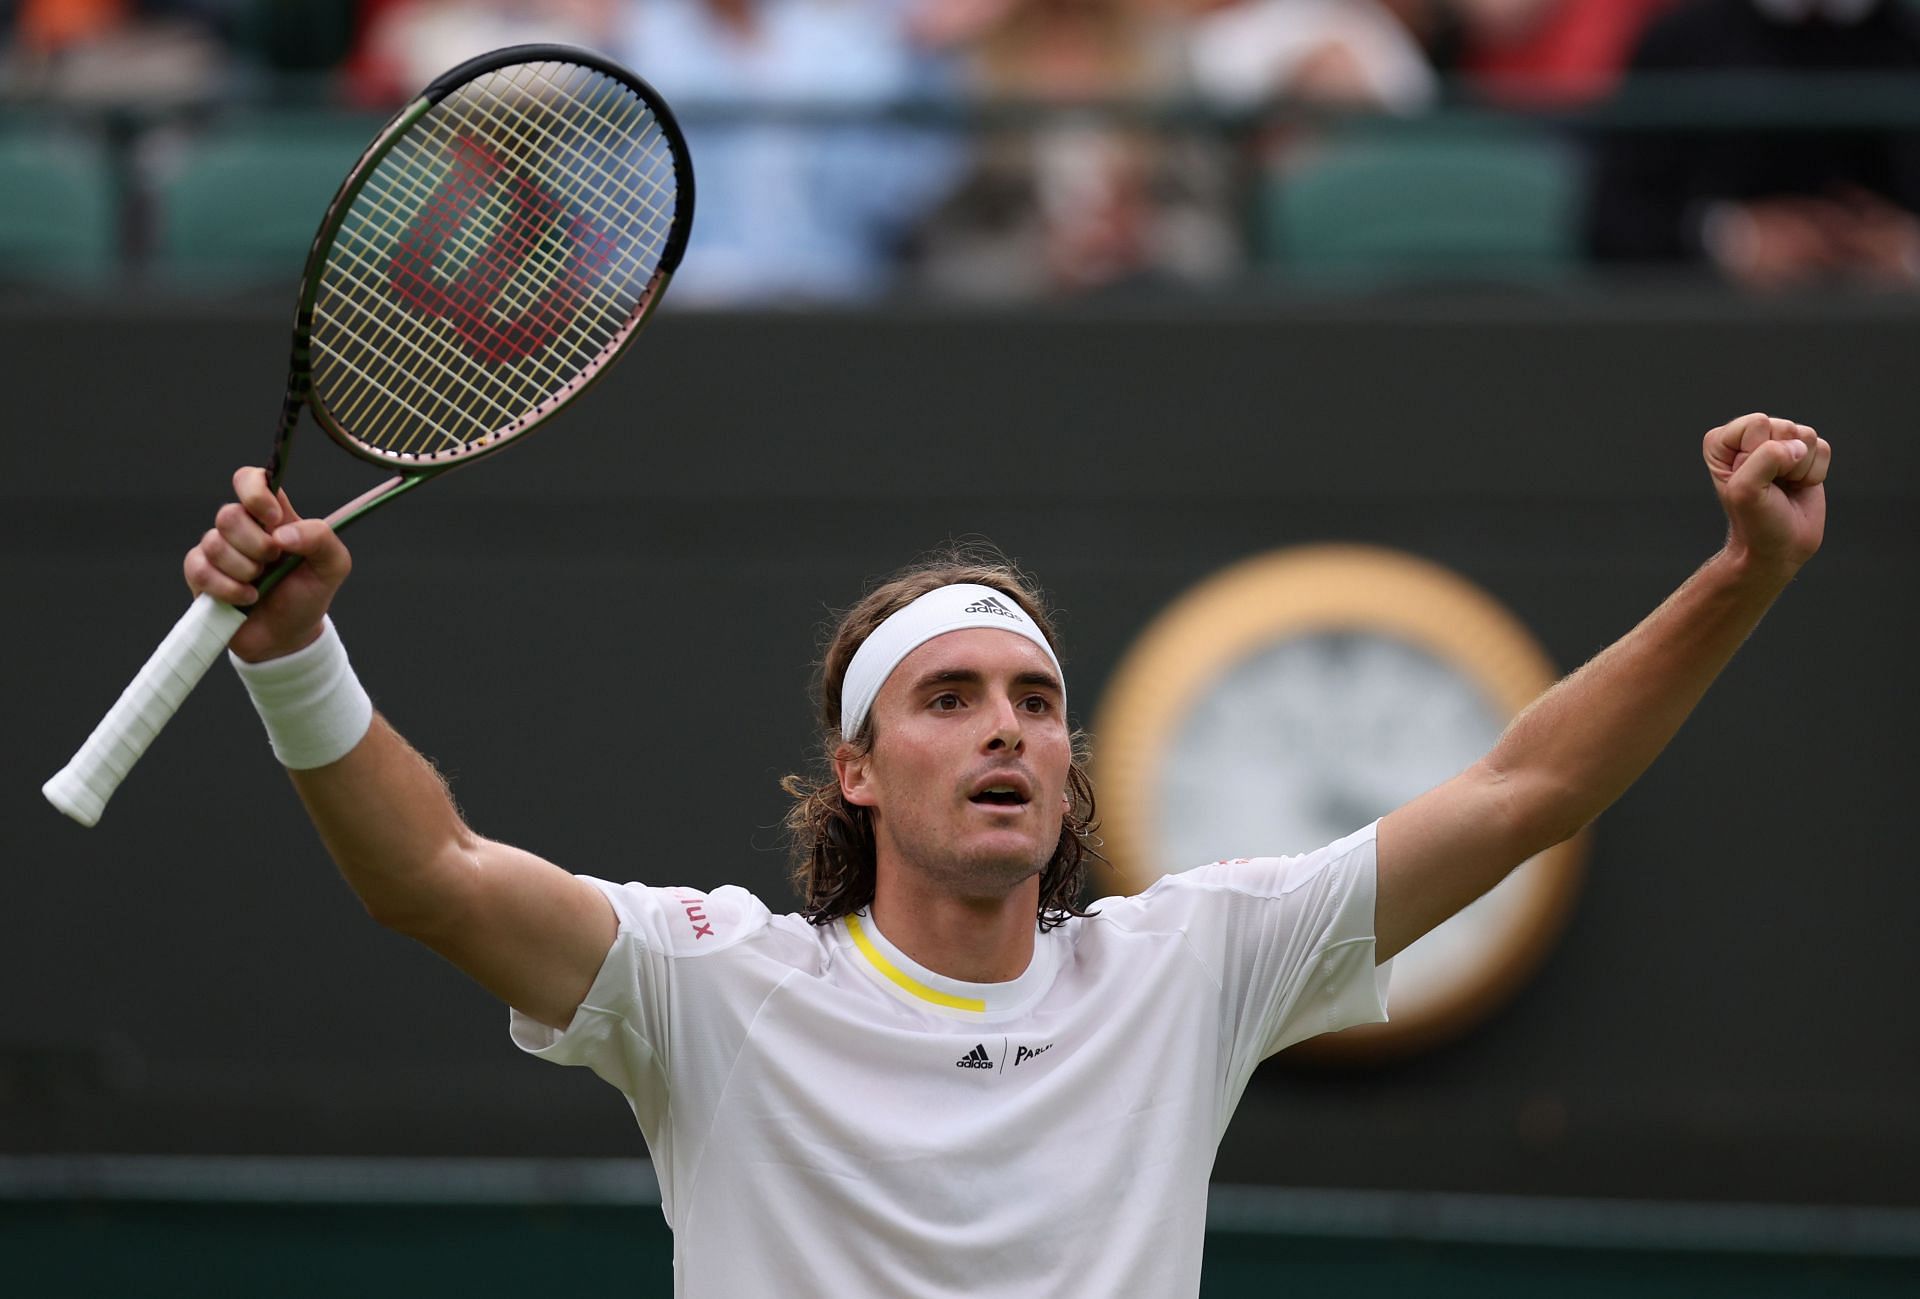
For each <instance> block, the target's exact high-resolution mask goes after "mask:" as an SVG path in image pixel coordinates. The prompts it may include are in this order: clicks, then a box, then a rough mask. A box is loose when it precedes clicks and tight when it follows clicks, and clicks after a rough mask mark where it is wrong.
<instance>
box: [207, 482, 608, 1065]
mask: <svg viewBox="0 0 1920 1299" xmlns="http://www.w3.org/2000/svg"><path fill="white" fill-rule="evenodd" d="M234 491H235V496H236V499H235V500H234V501H232V502H229V503H228V504H226V505H224V506H222V507H221V509H220V512H219V514H218V515H217V516H216V517H215V521H214V526H213V527H212V528H211V529H209V530H208V532H207V534H206V535H205V536H204V537H202V538H201V540H200V543H199V544H198V545H196V546H195V547H194V548H193V549H192V550H190V551H188V552H187V557H186V561H185V565H184V570H185V573H186V578H187V585H188V586H189V587H191V588H192V589H193V591H194V593H195V594H196V595H198V594H200V593H201V592H203V591H204V592H206V593H208V594H210V595H212V596H214V597H215V598H217V599H221V600H226V601H228V602H229V603H232V604H237V605H243V606H244V605H246V604H248V603H250V602H252V601H253V600H254V599H255V598H256V597H257V595H258V593H257V592H256V591H255V590H254V588H253V583H254V582H255V581H256V580H257V579H258V578H259V577H260V575H261V574H262V573H263V572H264V571H265V569H266V568H267V567H268V566H270V565H272V564H274V563H275V562H277V561H278V560H279V559H280V558H281V557H282V556H283V555H288V554H294V555H299V556H301V557H302V558H303V559H304V560H305V562H304V563H302V564H301V565H300V567H299V568H297V569H295V570H293V571H292V572H291V573H290V574H288V575H287V577H286V579H285V580H284V581H282V582H281V583H280V584H279V585H278V586H276V587H275V588H274V589H273V590H272V591H271V592H269V593H268V595H267V597H266V598H265V599H264V600H261V601H260V604H259V607H258V608H256V609H254V610H253V611H252V612H251V615H250V616H249V617H248V619H247V622H246V624H245V625H244V626H242V627H241V629H240V631H239V633H238V634H237V635H236V636H235V637H234V639H233V651H234V653H235V654H236V655H238V656H239V657H240V658H242V659H244V660H247V661H249V662H263V661H265V660H268V659H273V658H279V657H281V656H283V655H286V654H291V653H293V652H294V651H295V650H298V649H301V648H303V647H305V646H306V645H309V644H311V643H312V642H313V641H314V640H315V639H316V638H317V637H318V636H319V635H320V631H321V620H322V619H323V618H324V617H325V615H326V612H327V608H328V606H329V605H330V604H331V602H332V600H333V595H334V593H335V592H336V591H338V590H339V589H340V584H341V583H342V582H344V581H345V580H346V576H347V573H348V570H349V569H350V568H351V567H352V561H351V559H350V558H349V556H348V554H347V549H346V546H345V545H343V544H342V543H341V541H340V539H339V537H338V536H336V535H335V534H334V532H333V529H331V528H329V527H328V526H327V525H326V523H325V522H323V521H321V520H318V519H301V518H300V517H299V516H298V515H297V514H296V513H295V512H294V510H293V507H292V505H291V504H290V503H289V502H288V501H287V498H286V495H285V493H280V494H278V495H277V496H276V495H275V494H274V493H272V492H270V491H269V490H268V488H267V478H266V474H265V472H264V471H263V470H260V469H254V468H249V469H242V470H240V471H239V472H237V473H236V474H235V475H234ZM289 774H290V775H291V776H292V777H293V783H294V786H295V788H296V789H298V791H299V793H300V799H301V801H302V802H303V803H305V804H306V808H307V813H308V815H309V816H311V817H312V818H313V823H314V826H315V827H316V828H317V829H318V830H319V831H320V837H321V840H322V841H323V842H324V843H325V844H326V846H327V851H328V852H330V853H331V854H332V855H333V859H334V861H335V862H336V863H338V865H339V867H340V871H341V873H342V874H343V875H345V876H346V879H347V883H348V884H349V885H350V886H351V887H352V888H353V891H354V892H355V893H356V894H358V895H359V897H360V900H361V902H362V903H363V904H364V905H365V907H366V908H367V911H368V913H369V914H370V915H372V916H373V918H374V919H376V920H378V921H379V922H380V923H381V924H383V925H386V926H387V927H389V928H391V929H394V930H397V931H398V932H400V933H404V934H407V935H408V936H410V937H413V938H416V939H418V940H419V941H421V942H423V943H425V944H426V945H427V946H429V947H431V948H433V950H434V951H436V952H438V953H440V954H441V955H442V956H444V957H446V958H447V959H448V960H449V961H451V962H453V964H454V965H456V966H458V967H459V968H460V969H462V970H464V971H466V972H467V973H468V974H469V975H471V976H472V977H473V978H474V979H476V980H477V981H478V982H479V983H480V984H481V986H483V987H485V988H486V989H487V990H488V991H489V992H491V993H493V994H494V995H495V996H497V997H499V998H500V999H501V1000H503V1001H505V1002H507V1004H509V1005H511V1006H513V1007H514V1008H515V1009H517V1010H519V1011H521V1012H522V1013H523V1014H526V1015H529V1016H531V1017H532V1018H534V1019H536V1020H539V1021H540V1022H541V1023H543V1024H548V1025H551V1026H553V1027H555V1028H565V1027H566V1026H567V1024H568V1023H569V1022H570V1021H571V1020H572V1019H573V1013H574V1011H575V1010H576V1009H577V1008H578V1007H579V1005H580V1002H581V1000H582V998H584V997H585V996H586V994H587V990H588V988H589V987H591V986H592V984H593V979H594V975H595V974H596V973H597V972H598V971H599V969H600V965H601V963H602V961H603V960H604V959H605V957H606V954H607V949H608V947H610V946H611V945H612V943H613V938H614V933H615V930H616V928H617V922H616V921H615V918H614V914H613V907H612V904H610V903H609V902H608V901H607V899H606V898H605V897H604V896H603V895H602V894H601V892H600V891H599V890H598V889H596V888H594V887H593V885H591V884H589V883H587V882H586V881H585V880H583V879H580V878H578V877H576V876H573V875H570V874H568V873H567V872H566V871H563V870H561V869H560V868H559V867H557V866H555V865H553V864H552V863H551V862H547V861H544V860H542V859H541V858H539V857H536V856H534V855H533V854H532V853H529V852H523V851H521V850H520V849H518V848H513V847H510V846H508V845H506V844H502V843H495V842H493V841H491V840H488V839H484V838H482V837H481V836H479V835H477V834H475V833H474V832H473V831H472V829H470V828H469V827H468V826H467V824H466V823H465V822H464V821H463V820H462V819H461V817H460V814H459V812H458V811H457V810H456V809H455V808H454V805H453V800H452V798H451V797H450V796H449V795H448V792H447V788H446V784H445V782H443V781H442V780H441V779H440V774H439V773H438V772H437V771H435V770H434V768H433V766H432V764H430V763H429V762H427V760H426V759H425V758H423V757H421V756H420V754H418V753H417V752H415V751H414V750H413V748H412V747H411V746H410V745H408V744H407V742H406V741H405V740H403V739H402V738H401V737H400V736H399V734H398V733H397V732H395V731H394V729H393V728H392V727H391V726H389V725H387V723H386V720H385V719H384V718H382V717H380V716H378V715H377V714H376V715H375V716H374V719H373V724H372V726H371V727H370V728H369V729H368V731H367V734H366V736H365V737H364V738H363V739H362V740H361V741H360V742H359V743H358V744H357V745H355V746H354V748H353V749H352V750H351V751H350V752H348V753H347V755H346V756H345V757H343V758H341V759H339V760H338V761H337V762H332V763H329V764H328V765H326V766H324V767H316V768H313V769H311V770H307V771H293V772H290V773H289Z"/></svg>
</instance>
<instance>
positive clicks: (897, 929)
mask: <svg viewBox="0 0 1920 1299" xmlns="http://www.w3.org/2000/svg"><path fill="white" fill-rule="evenodd" d="M1039 905H1040V880H1039V877H1038V876H1035V877H1034V878H1032V879H1028V880H1025V881H1023V882H1022V883H1021V884H1020V885H1019V886H1018V887H1016V888H1015V889H1014V890H1013V891H1012V892H1011V893H1008V894H1007V895H1006V896H1005V897H1001V898H977V897H956V896H955V895H953V894H951V893H947V892H943V891H941V890H940V889H938V888H935V887H933V886H932V885H931V884H930V883H929V882H928V881H926V880H924V879H918V878H915V877H913V876H912V875H910V874H908V873H906V872H899V871H881V872H880V876H879V879H878V880H876V881H875V887H874V894H873V923H874V924H876V925H878V926H879V928H880V932H881V933H883V934H885V935H886V936H887V941H888V942H890V943H892V944H893V945H894V946H895V947H897V948H899V949H900V950H901V951H902V952H905V953H906V954H907V955H908V956H910V957H912V958H913V959H914V960H915V961H917V962H919V963H920V964H921V965H923V966H925V967H926V968H927V969H929V970H932V971H933V972H934V973H936V974H944V975H946V976H947V977H948V978H949V979H960V980H963V981H964V982H967V983H1007V982H1010V981H1012V980H1014V979H1017V978H1019V977H1020V976H1021V975H1022V974H1024V973H1026V969H1027V966H1028V965H1029V964H1030V963H1031V962H1032V960H1033V935H1034V929H1035V917H1036V915H1037V914H1038V910H1039Z"/></svg>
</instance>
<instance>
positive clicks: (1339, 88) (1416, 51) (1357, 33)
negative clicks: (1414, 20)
mask: <svg viewBox="0 0 1920 1299" xmlns="http://www.w3.org/2000/svg"><path fill="white" fill-rule="evenodd" d="M1195 8H1196V12H1197V16H1196V18H1195V19H1194V22H1193V30H1192V36H1191V39H1190V42H1189V46H1190V49H1191V58H1192V63H1193V77H1194V83H1195V88H1196V89H1197V90H1198V92H1199V93H1200V94H1201V95H1203V96H1205V97H1206V98H1207V99H1208V100H1210V101H1212V102H1214V103H1217V104H1222V105H1225V106H1228V107H1234V108H1251V107H1253V106H1255V105H1258V104H1261V103H1265V102H1267V101H1268V100H1278V99H1285V100H1293V101H1296V102H1300V103H1307V104H1316V105H1323V106H1326V107H1332V108H1348V109H1375V110H1385V111H1388V112H1394V113H1415V112H1419V111H1421V110H1423V109H1426V108H1429V107H1431V106H1432V104H1433V102H1434V99H1435V98H1436V97H1437V95H1438V93H1439V83H1438V80H1437V79H1436V78H1435V76H1434V73H1433V69H1432V68H1431V67H1430V66H1429V64H1428V62H1427V58H1426V55H1425V53H1424V52H1422V50H1421V49H1420V46H1419V44H1418V42H1416V41H1415V39H1414V38H1413V36H1412V34H1411V33H1410V32H1409V31H1408V30H1407V28H1406V27H1405V25H1404V24H1403V23H1402V22H1401V20H1400V19H1399V17H1397V16H1396V15H1395V14H1394V12H1393V11H1392V10H1390V9H1388V8H1386V7H1385V6H1383V5H1380V4H1376V3H1374V0H1225V2H1224V3H1222V2H1221V0H1199V3H1198V4H1197V5H1196V6H1195Z"/></svg>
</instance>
